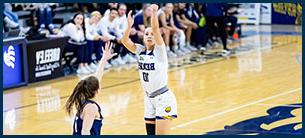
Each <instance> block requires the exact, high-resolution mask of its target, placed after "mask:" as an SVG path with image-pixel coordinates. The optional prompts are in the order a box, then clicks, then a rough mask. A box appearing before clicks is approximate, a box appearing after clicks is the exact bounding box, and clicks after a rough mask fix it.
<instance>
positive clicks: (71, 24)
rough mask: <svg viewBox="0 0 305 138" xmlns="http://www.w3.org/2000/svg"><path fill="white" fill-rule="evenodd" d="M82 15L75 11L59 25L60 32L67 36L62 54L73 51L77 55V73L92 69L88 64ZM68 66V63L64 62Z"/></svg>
mask: <svg viewBox="0 0 305 138" xmlns="http://www.w3.org/2000/svg"><path fill="white" fill-rule="evenodd" d="M85 32H86V29H85V23H84V15H83V14H82V13H77V14H75V15H74V16H73V18H72V19H71V20H70V21H68V22H67V23H65V24H63V25H62V26H61V33H63V34H64V35H65V36H69V37H70V39H69V40H68V44H67V46H66V47H65V49H64V52H63V53H64V54H65V53H67V52H73V53H74V54H76V56H77V63H78V69H77V71H76V72H77V74H89V73H93V72H94V71H93V70H92V69H91V68H90V67H89V65H88V62H89V61H88V58H87V57H88V56H89V50H90V49H89V48H88V46H87V42H86V35H85ZM66 64H68V66H70V65H69V64H70V63H66Z"/></svg>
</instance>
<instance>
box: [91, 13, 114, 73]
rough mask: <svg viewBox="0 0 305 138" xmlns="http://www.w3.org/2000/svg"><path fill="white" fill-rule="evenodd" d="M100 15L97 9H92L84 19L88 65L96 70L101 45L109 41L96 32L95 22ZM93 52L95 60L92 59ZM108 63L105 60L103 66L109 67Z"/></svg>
mask: <svg viewBox="0 0 305 138" xmlns="http://www.w3.org/2000/svg"><path fill="white" fill-rule="evenodd" d="M101 18H102V15H101V13H100V12H98V11H93V12H92V13H91V14H90V18H86V19H85V28H86V38H87V45H88V47H89V49H90V52H89V56H88V57H87V58H88V61H89V67H90V68H91V69H92V70H94V71H95V70H96V68H97V65H98V63H99V61H100V60H101V58H102V46H103V45H104V44H105V42H107V41H109V38H108V37H106V36H102V35H100V34H98V29H97V23H98V22H99V21H100V20H101ZM93 53H94V54H95V60H93V59H92V54H93ZM109 67H110V64H109V63H108V62H106V65H105V68H109Z"/></svg>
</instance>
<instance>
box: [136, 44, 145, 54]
mask: <svg viewBox="0 0 305 138" xmlns="http://www.w3.org/2000/svg"><path fill="white" fill-rule="evenodd" d="M135 46H136V52H135V54H136V55H140V53H141V52H143V51H144V49H145V47H144V46H143V45H141V44H135Z"/></svg>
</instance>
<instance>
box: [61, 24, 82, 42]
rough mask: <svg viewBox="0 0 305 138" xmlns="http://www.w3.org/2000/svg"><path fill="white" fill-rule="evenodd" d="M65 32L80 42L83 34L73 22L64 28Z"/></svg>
mask: <svg viewBox="0 0 305 138" xmlns="http://www.w3.org/2000/svg"><path fill="white" fill-rule="evenodd" d="M64 32H65V33H66V34H67V35H68V36H69V37H70V38H71V39H73V40H74V41H76V42H80V41H81V38H82V37H81V34H82V33H80V31H77V29H76V27H75V26H74V25H73V24H67V25H66V26H65V28H64Z"/></svg>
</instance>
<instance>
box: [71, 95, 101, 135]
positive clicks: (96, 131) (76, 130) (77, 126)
mask: <svg viewBox="0 0 305 138" xmlns="http://www.w3.org/2000/svg"><path fill="white" fill-rule="evenodd" d="M88 103H92V104H95V105H96V106H97V107H98V112H99V114H100V119H94V122H93V125H92V127H91V129H90V135H100V134H101V128H102V125H103V123H102V120H103V117H102V114H101V107H100V106H99V105H98V104H97V103H96V102H94V101H91V100H87V101H85V102H84V104H83V106H82V107H85V106H86V104H88ZM81 112H82V109H81V110H80V111H77V114H76V116H75V119H74V125H73V135H81V134H82V128H83V119H82V118H81Z"/></svg>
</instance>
